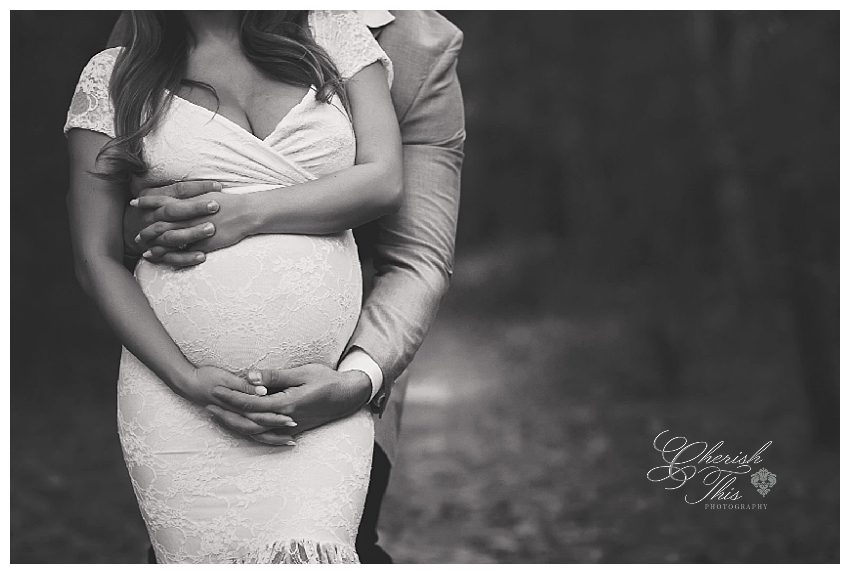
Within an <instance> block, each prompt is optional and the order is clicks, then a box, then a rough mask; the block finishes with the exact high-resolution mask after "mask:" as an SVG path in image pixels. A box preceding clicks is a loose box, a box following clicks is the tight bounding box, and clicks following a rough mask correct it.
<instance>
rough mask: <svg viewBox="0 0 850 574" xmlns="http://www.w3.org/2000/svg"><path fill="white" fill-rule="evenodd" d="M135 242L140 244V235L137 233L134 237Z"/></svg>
mask: <svg viewBox="0 0 850 574" xmlns="http://www.w3.org/2000/svg"><path fill="white" fill-rule="evenodd" d="M135 241H136V243H140V242H141V241H142V234H141V233H139V234H138V235H137V236H136V239H135Z"/></svg>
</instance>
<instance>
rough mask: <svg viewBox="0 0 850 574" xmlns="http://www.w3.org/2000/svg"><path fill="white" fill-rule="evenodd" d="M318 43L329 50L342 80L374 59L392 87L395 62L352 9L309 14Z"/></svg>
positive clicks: (371, 62) (318, 11) (311, 26)
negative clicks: (385, 72)
mask: <svg viewBox="0 0 850 574" xmlns="http://www.w3.org/2000/svg"><path fill="white" fill-rule="evenodd" d="M310 28H311V30H312V32H313V38H314V39H315V40H316V43H317V44H319V46H321V47H322V48H324V49H325V51H327V53H328V55H329V56H330V57H331V60H333V62H334V64H335V65H336V67H337V70H339V73H340V76H342V79H343V80H348V79H349V78H351V77H352V76H354V74H356V73H357V72H359V71H360V70H362V69H363V68H365V67H366V66H368V65H369V64H373V63H375V62H380V63H381V64H383V66H384V69H385V70H386V71H387V82H388V84H389V85H390V86H392V82H393V65H392V62H391V61H390V58H389V57H388V56H387V54H386V53H385V52H384V50H383V49H382V48H381V46H380V44H378V41H377V40H375V37H374V36H372V32H370V31H369V28H368V27H366V24H364V23H363V21H362V20H361V19H360V16H359V15H358V14H357V12H354V11H352V10H316V11H313V12H311V13H310Z"/></svg>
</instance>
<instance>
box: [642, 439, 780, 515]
mask: <svg viewBox="0 0 850 574" xmlns="http://www.w3.org/2000/svg"><path fill="white" fill-rule="evenodd" d="M772 444H773V441H772V440H769V441H767V442H766V443H764V444H763V445H762V446H761V448H759V449H758V450H757V451H755V452H754V453H753V454H746V453H744V452H742V451H738V452H737V454H732V453H731V452H726V451H725V450H723V445H724V442H723V441H720V442H718V443H716V444H714V446H711V447H709V445H708V443H707V442H704V441H693V442H690V441H688V439H687V438H686V437H684V436H673V435H672V433H671V431H670V430H669V429H668V430H663V431H661V432H660V433H658V436H656V437H655V440H653V441H652V447H653V448H654V449H655V450H656V452H658V454H659V456H660V458H661V462H663V464H660V465H659V466H656V467H654V468H651V469H649V471H647V473H646V478H647V479H649V480H650V482H658V483H661V484H663V485H664V489H665V490H678V491H680V492H682V493H683V496H682V498H683V499H684V501H685V502H686V503H687V504H704V505H705V506H704V508H705V509H706V510H767V503H766V502H765V501H764V499H765V497H767V495H768V494H770V491H771V490H772V489H773V487H774V486H776V482H777V479H776V475H775V474H773V473H772V472H770V471H769V470H768V469H767V468H765V467H764V466H762V465H763V464H764V460H763V457H764V454H765V452H766V451H767V449H768V448H770V445H772ZM755 468H758V470H754V469H755ZM739 478H740V479H742V480H741V481H740V482H739V481H738V479H739ZM747 486H750V487H752V488H753V489H754V490H749V489H747ZM745 489H746V492H747V496H748V497H750V498H755V499H756V500H758V502H755V503H751V502H747V501H745V500H744V498H745V497H744V494H743V493H742V490H745ZM759 496H760V499H761V500H759Z"/></svg>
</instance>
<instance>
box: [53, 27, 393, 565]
mask: <svg viewBox="0 0 850 574" xmlns="http://www.w3.org/2000/svg"><path fill="white" fill-rule="evenodd" d="M310 24H311V27H313V30H314V34H315V36H316V38H317V41H318V42H319V43H320V45H322V46H323V47H325V48H326V50H327V51H328V52H329V53H330V54H331V55H332V57H333V58H334V59H335V61H336V63H337V66H338V68H339V69H340V71H341V72H342V73H343V74H346V73H347V74H353V73H356V71H357V70H358V69H360V68H362V67H363V66H365V65H368V64H370V63H372V62H374V61H376V60H381V61H383V59H385V58H386V56H381V54H383V52H382V51H380V47H378V45H377V43H376V42H375V41H374V39H372V37H371V35H370V34H369V32H368V30H367V29H366V28H365V26H364V25H363V24H362V23H360V21H359V18H358V17H357V16H356V15H355V14H349V13H337V12H319V13H314V14H311V16H310ZM367 40H369V41H370V42H371V45H370V43H369V42H367ZM119 50H120V49H111V50H106V51H105V52H101V53H100V54H98V55H97V56H95V57H94V58H92V60H91V61H90V62H89V64H88V66H86V69H85V70H84V72H83V74H82V76H81V79H80V83H79V85H78V87H77V92H76V93H75V95H74V99H73V102H72V104H71V109H70V110H69V112H68V121H67V123H66V126H65V129H66V131H67V130H68V129H71V128H74V127H77V128H84V129H90V130H94V131H99V132H102V133H105V134H107V135H110V136H112V135H114V134H113V123H114V118H113V111H112V106H111V104H110V103H109V95H108V84H109V78H110V76H111V72H112V67H113V66H114V62H115V58H116V56H117V55H118V53H119ZM387 62H388V61H387ZM387 65H388V64H387ZM340 109H341V106H340V105H339V101H338V100H334V101H333V102H331V104H326V103H323V102H319V101H317V100H315V98H305V100H304V101H303V102H302V103H301V104H299V105H298V106H296V107H295V108H294V109H293V110H292V112H290V113H289V114H288V115H287V116H285V117H284V118H282V119H281V122H280V123H279V124H278V126H277V127H276V128H275V130H274V132H273V133H272V134H270V136H269V137H267V138H265V139H263V140H261V139H259V138H257V137H255V136H253V135H252V134H250V133H249V132H247V131H245V130H244V129H242V128H240V127H239V126H237V125H236V124H233V123H232V122H229V121H228V120H226V118H223V117H221V116H219V115H216V114H214V113H212V112H210V111H209V110H206V109H205V108H201V107H199V106H195V105H194V104H191V103H189V102H187V101H185V100H182V99H180V98H175V99H174V101H173V102H172V105H171V106H170V107H169V109H168V111H167V113H166V115H165V116H164V118H163V120H162V121H161V122H160V125H158V126H157V127H156V128H155V129H154V130H153V131H152V132H151V133H150V134H149V135H148V136H147V137H146V138H145V141H144V149H145V159H146V161H147V163H148V165H149V166H150V171H149V173H148V175H147V176H146V179H147V180H148V183H150V184H155V183H158V182H164V181H173V180H182V179H215V180H217V181H221V182H222V183H223V185H224V191H225V192H228V193H251V192H254V191H261V190H270V189H277V190H279V193H286V189H281V188H285V187H288V186H290V185H295V184H298V183H303V182H305V181H310V180H312V179H315V178H317V177H321V176H323V175H326V174H329V173H333V172H335V171H338V170H340V169H344V168H346V167H349V166H351V165H353V163H354V157H355V150H356V143H355V139H354V132H353V129H352V126H351V122H350V120H349V119H348V117H347V115H345V114H344V113H340ZM135 276H136V279H137V281H138V282H139V285H140V286H141V288H142V291H143V292H144V293H145V295H146V297H147V299H148V302H149V303H150V305H151V307H152V308H153V310H154V311H155V312H156V314H157V317H158V318H159V319H160V321H161V322H162V324H163V325H164V326H165V328H166V330H167V331H168V333H169V334H170V335H171V337H172V338H173V339H174V341H175V342H176V343H177V345H178V346H179V347H180V349H181V350H182V351H183V353H184V354H185V355H186V357H187V358H188V359H189V360H190V361H191V362H193V363H194V364H196V365H215V366H218V367H221V368H225V369H228V370H230V371H232V372H235V373H238V374H244V373H245V372H246V371H247V370H248V369H251V368H255V367H258V368H286V367H293V366H297V365H301V364H305V363H324V364H327V365H335V364H336V363H337V361H338V360H339V357H340V355H341V353H342V352H343V350H344V347H345V344H346V342H347V341H348V339H349V338H350V336H351V334H352V332H353V331H354V327H355V325H356V323H357V319H358V316H359V313H360V302H361V297H362V284H361V274H360V263H359V260H358V256H357V246H356V245H355V242H354V238H353V235H352V233H351V232H350V231H346V232H344V233H339V234H336V235H329V236H301V235H260V236H254V237H250V238H248V239H245V240H243V241H242V242H240V243H238V244H236V245H234V246H232V247H229V248H226V249H222V250H220V251H216V252H214V253H210V254H209V255H208V257H207V260H206V261H205V262H204V263H203V264H201V265H198V266H196V267H193V268H186V269H179V268H173V267H169V266H167V265H157V264H152V263H149V262H147V261H142V262H141V263H140V264H139V265H138V266H137V268H136V272H135ZM118 433H119V438H120V440H121V446H122V449H123V451H124V459H125V462H126V464H127V469H128V471H129V474H130V480H131V483H132V485H133V489H134V491H135V494H136V498H137V500H138V502H139V508H140V510H141V513H142V516H143V518H144V520H145V524H146V526H147V529H148V533H149V535H150V537H151V541H152V543H153V546H154V549H155V551H156V554H157V559H158V561H160V562H162V563H351V562H357V555H356V552H355V550H354V542H355V538H356V535H357V528H358V525H359V522H360V516H361V513H362V510H363V505H364V502H365V498H366V491H367V488H368V484H369V473H370V469H371V457H372V445H373V440H374V435H373V422H372V417H371V415H370V413H369V412H368V411H367V410H366V409H363V410H361V411H360V412H358V413H356V414H354V415H352V416H350V417H348V418H345V419H342V420H339V421H336V422H334V423H331V424H328V425H325V426H323V427H321V428H318V429H314V430H311V431H307V432H304V433H302V434H300V435H299V436H298V439H297V441H296V442H297V445H296V446H295V447H291V448H285V447H272V446H266V445H263V444H260V443H257V442H255V441H251V440H249V439H247V438H244V437H242V436H239V435H235V434H232V433H230V432H229V431H227V430H225V429H224V428H222V427H220V426H219V425H217V424H216V423H215V422H214V421H213V420H212V417H211V415H210V414H209V413H208V412H207V411H206V410H205V409H203V408H201V407H199V406H197V405H194V404H193V403H191V402H189V401H187V400H185V399H183V398H182V397H180V396H178V395H177V394H175V393H173V392H172V391H171V390H170V389H169V388H168V387H167V386H166V385H165V383H163V382H162V381H161V380H160V379H158V378H157V377H156V375H154V374H153V373H152V372H151V371H150V370H149V369H148V368H147V367H146V366H145V365H144V364H142V363H141V362H140V361H139V360H138V359H136V357H134V356H133V355H132V354H131V353H129V352H128V351H127V350H126V349H125V350H123V352H122V356H121V365H120V370H119V377H118Z"/></svg>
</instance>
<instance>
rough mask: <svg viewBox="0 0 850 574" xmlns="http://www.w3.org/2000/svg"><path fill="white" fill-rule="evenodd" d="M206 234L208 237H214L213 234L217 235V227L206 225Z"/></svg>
mask: <svg viewBox="0 0 850 574" xmlns="http://www.w3.org/2000/svg"><path fill="white" fill-rule="evenodd" d="M204 233H206V234H207V235H212V234H213V233H215V225H213V224H212V223H207V224H206V225H204Z"/></svg>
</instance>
